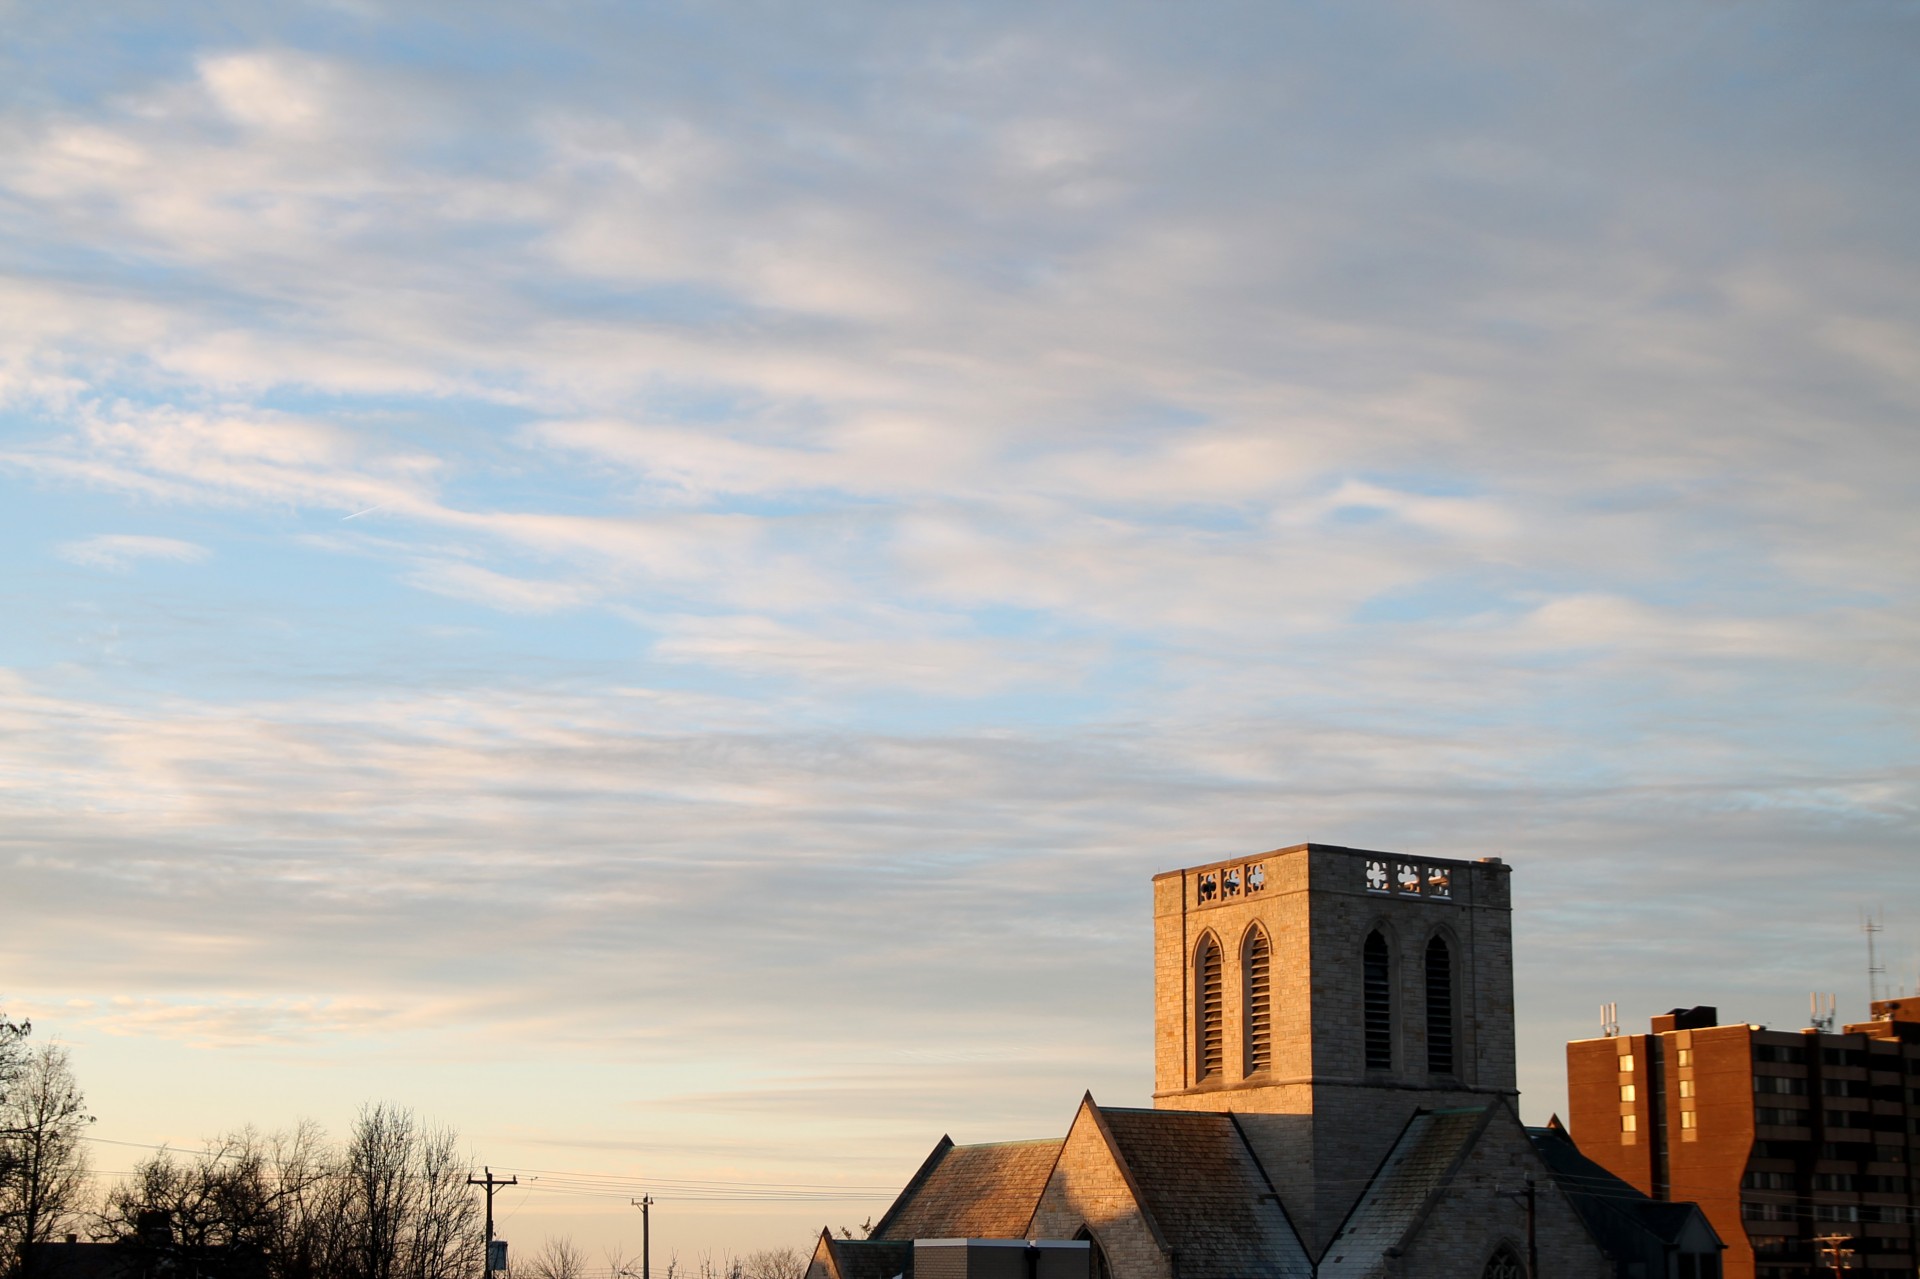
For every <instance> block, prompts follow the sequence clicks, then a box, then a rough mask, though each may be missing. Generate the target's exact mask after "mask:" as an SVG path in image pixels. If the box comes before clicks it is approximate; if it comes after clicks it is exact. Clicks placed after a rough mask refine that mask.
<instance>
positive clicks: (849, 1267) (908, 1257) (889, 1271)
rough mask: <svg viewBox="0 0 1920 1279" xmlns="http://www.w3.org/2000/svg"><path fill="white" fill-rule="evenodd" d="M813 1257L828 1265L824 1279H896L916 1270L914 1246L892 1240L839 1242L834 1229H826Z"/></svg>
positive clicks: (842, 1240)
mask: <svg viewBox="0 0 1920 1279" xmlns="http://www.w3.org/2000/svg"><path fill="white" fill-rule="evenodd" d="M813 1257H814V1261H815V1262H816V1263H817V1262H821V1261H824V1262H825V1263H826V1267H827V1275H826V1276H825V1279H893V1277H894V1276H895V1275H903V1274H906V1273H908V1272H909V1271H911V1270H912V1269H913V1244H912V1243H911V1242H909V1241H900V1240H892V1239H836V1238H834V1236H833V1232H832V1231H831V1230H823V1231H821V1232H820V1242H819V1244H818V1245H817V1246H816V1247H815V1248H814V1253H813ZM809 1269H810V1270H811V1267H810V1268H809Z"/></svg>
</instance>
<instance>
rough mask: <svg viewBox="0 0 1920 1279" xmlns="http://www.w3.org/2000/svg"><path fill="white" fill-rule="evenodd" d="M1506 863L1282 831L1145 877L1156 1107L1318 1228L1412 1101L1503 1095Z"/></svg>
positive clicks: (1339, 1210) (1459, 1102)
mask: <svg viewBox="0 0 1920 1279" xmlns="http://www.w3.org/2000/svg"><path fill="white" fill-rule="evenodd" d="M1509 875H1510V868H1509V867H1508V866H1506V865H1505V864H1504V863H1503V862H1501V861H1500V859H1498V858H1484V859H1481V860H1479V861H1462V860H1455V859H1450V858H1436V857H1416V856H1410V855H1406V854H1401V853H1389V852H1379V851H1372V850H1367V849H1357V848H1343V847H1339V846H1335V845H1330V844H1299V845H1295V846H1293V847H1290V848H1282V849H1276V850H1274V851H1272V852H1268V853H1262V854H1259V855H1257V856H1253V857H1239V858H1233V859H1231V860H1228V861H1220V862H1211V863H1208V864H1206V865H1203V866H1194V867H1190V868H1187V869H1184V870H1176V871H1169V872H1167V873H1165V874H1162V875H1157V876H1155V877H1154V881H1153V887H1154V974H1155V976H1154V1010H1155V1011H1154V1020H1155V1027H1154V1063H1155V1069H1154V1104H1155V1105H1156V1106H1158V1107H1160V1108H1163V1109H1179V1110H1231V1111H1233V1112H1235V1113H1236V1114H1238V1115H1242V1116H1245V1117H1246V1118H1245V1120H1244V1122H1243V1126H1244V1127H1245V1128H1246V1129H1247V1131H1248V1133H1249V1138H1250V1139H1251V1140H1255V1141H1257V1142H1260V1143H1261V1144H1263V1145H1264V1146H1266V1147H1267V1150H1266V1151H1265V1152H1264V1153H1263V1162H1265V1163H1266V1164H1267V1166H1268V1168H1269V1170H1270V1171H1275V1170H1278V1171H1279V1174H1280V1179H1281V1180H1284V1181H1286V1182H1288V1183H1289V1185H1288V1186H1282V1187H1278V1188H1279V1189H1280V1190H1281V1193H1282V1196H1283V1197H1284V1198H1285V1199H1286V1200H1287V1203H1288V1208H1289V1210H1290V1211H1292V1212H1293V1213H1294V1215H1295V1220H1296V1221H1297V1222H1300V1223H1301V1224H1302V1225H1303V1226H1305V1227H1306V1228H1307V1230H1308V1231H1309V1232H1310V1233H1312V1234H1315V1235H1318V1234H1320V1232H1321V1231H1322V1230H1323V1229H1324V1230H1331V1228H1332V1226H1333V1225H1334V1224H1337V1222H1338V1221H1339V1219H1340V1217H1341V1216H1342V1215H1344V1212H1345V1210H1346V1208H1347V1206H1348V1205H1349V1202H1350V1201H1351V1199H1352V1197H1353V1194H1354V1193H1355V1190H1356V1188H1357V1187H1358V1186H1360V1185H1362V1184H1364V1183H1365V1180H1366V1178H1367V1177H1368V1176H1369V1175H1371V1173H1372V1171H1373V1167H1372V1164H1371V1163H1370V1162H1368V1161H1370V1160H1376V1159H1377V1158H1378V1152H1379V1151H1381V1150H1383V1149H1385V1148H1386V1147H1387V1146H1388V1145H1389V1144H1391V1141H1392V1140H1393V1137H1394V1135H1395V1134H1397V1133H1398V1132H1399V1130H1400V1129H1401V1128H1402V1127H1403V1126H1404V1125H1405V1124H1406V1122H1407V1120H1408V1119H1409V1118H1410V1117H1411V1116H1412V1115H1413V1113H1414V1111H1415V1110H1422V1109H1424V1110H1434V1109H1443V1108H1447V1107H1453V1106H1463V1105H1484V1104H1485V1103H1486V1102H1487V1100H1488V1099H1489V1095H1500V1096H1507V1097H1512V1096H1514V1095H1516V1088H1515V1083H1514V1079H1515V1074H1514V1035H1513V930H1512V923H1511V894H1510V891H1509V882H1508V880H1509Z"/></svg>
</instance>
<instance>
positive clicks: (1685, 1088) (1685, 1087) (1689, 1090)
mask: <svg viewBox="0 0 1920 1279" xmlns="http://www.w3.org/2000/svg"><path fill="white" fill-rule="evenodd" d="M1680 1095H1681V1096H1682V1097H1691V1096H1693V1080H1691V1079H1682V1080H1681V1081H1680Z"/></svg>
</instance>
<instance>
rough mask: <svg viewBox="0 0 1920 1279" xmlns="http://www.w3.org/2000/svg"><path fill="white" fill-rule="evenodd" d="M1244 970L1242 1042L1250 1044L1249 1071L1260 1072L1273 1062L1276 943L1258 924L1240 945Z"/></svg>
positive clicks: (1248, 931)
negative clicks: (1274, 952) (1244, 1023)
mask: <svg viewBox="0 0 1920 1279" xmlns="http://www.w3.org/2000/svg"><path fill="white" fill-rule="evenodd" d="M1240 974H1241V981H1242V983H1243V985H1244V986H1245V989H1244V990H1242V991H1241V992H1240V993H1241V999H1240V1007H1241V1009H1242V1010H1243V1013H1242V1015H1243V1016H1244V1018H1245V1019H1246V1025H1245V1026H1243V1027H1242V1028H1241V1029H1242V1031H1243V1032H1244V1033H1243V1034H1242V1037H1241V1042H1242V1043H1244V1044H1245V1045H1246V1049H1247V1052H1246V1057H1247V1059H1246V1062H1245V1063H1244V1065H1245V1071H1244V1073H1245V1074H1249V1075H1252V1074H1257V1073H1258V1072H1260V1071H1262V1070H1266V1069H1268V1068H1269V1067H1271V1066H1272V1065H1273V944H1272V943H1271V942H1269V941H1268V940H1267V930H1266V929H1264V928H1262V927H1260V925H1258V924H1255V925H1254V926H1253V927H1252V928H1250V929H1248V930H1247V940H1246V941H1245V942H1243V943H1242V944H1241V946H1240Z"/></svg>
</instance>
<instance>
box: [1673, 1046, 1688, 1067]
mask: <svg viewBox="0 0 1920 1279" xmlns="http://www.w3.org/2000/svg"><path fill="white" fill-rule="evenodd" d="M1673 1051H1674V1054H1675V1056H1676V1057H1677V1058H1678V1060H1677V1061H1675V1062H1674V1064H1675V1065H1676V1066H1691V1065H1693V1049H1691V1048H1676V1049H1674V1050H1673Z"/></svg>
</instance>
